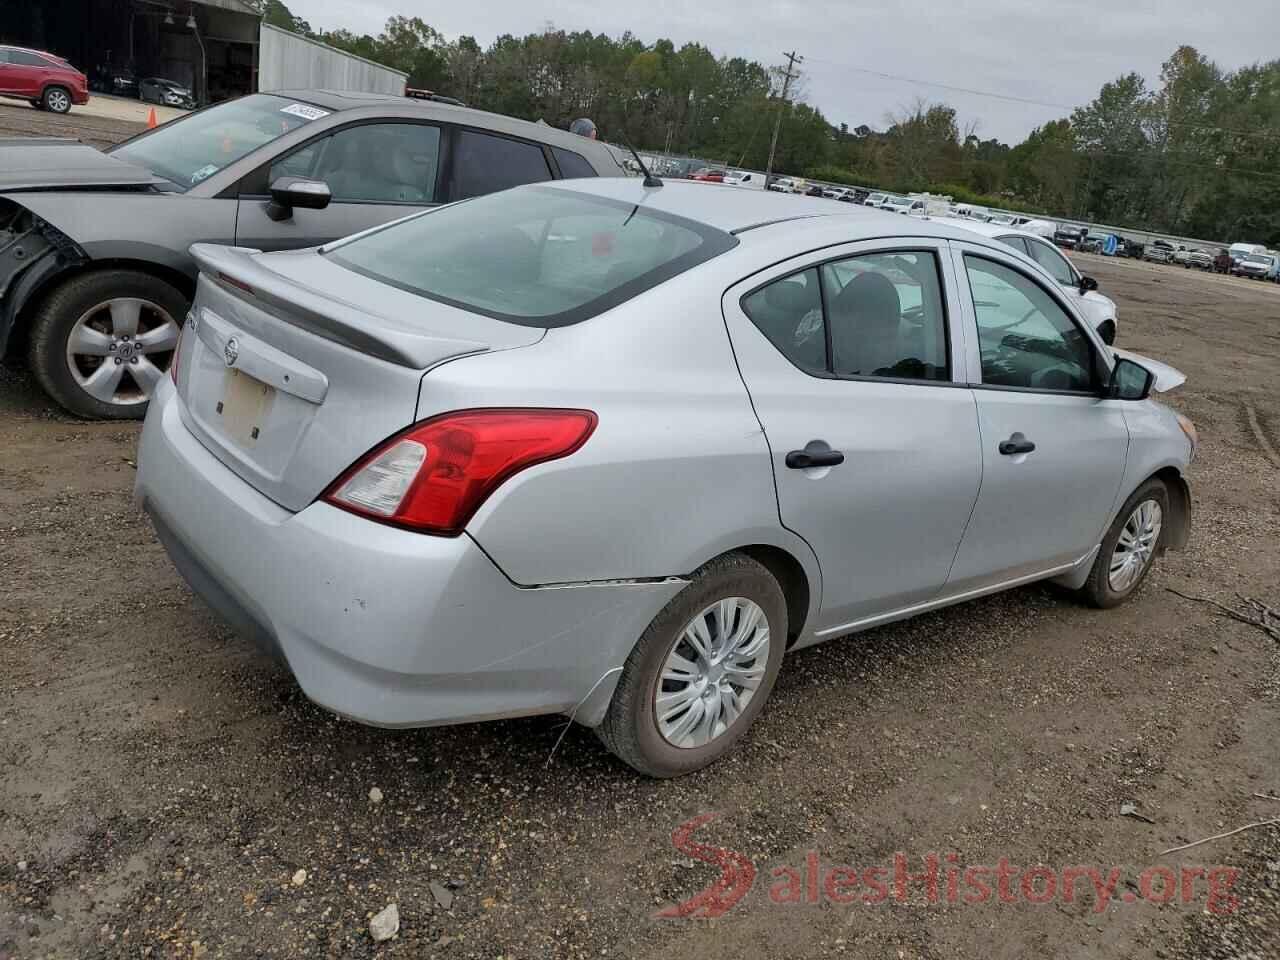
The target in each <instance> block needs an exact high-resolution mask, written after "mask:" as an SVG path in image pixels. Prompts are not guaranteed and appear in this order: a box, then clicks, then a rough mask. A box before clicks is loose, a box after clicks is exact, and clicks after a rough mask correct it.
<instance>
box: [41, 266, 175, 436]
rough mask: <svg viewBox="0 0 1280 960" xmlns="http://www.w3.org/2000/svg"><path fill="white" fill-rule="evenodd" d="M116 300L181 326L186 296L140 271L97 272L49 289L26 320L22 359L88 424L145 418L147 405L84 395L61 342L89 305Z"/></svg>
mask: <svg viewBox="0 0 1280 960" xmlns="http://www.w3.org/2000/svg"><path fill="white" fill-rule="evenodd" d="M117 297H137V298H139V299H142V300H146V301H149V302H150V303H153V304H155V305H156V306H159V307H160V308H162V309H163V310H164V311H165V312H166V313H168V314H169V316H170V317H172V318H173V320H174V321H175V322H177V323H178V324H181V323H182V322H183V318H184V317H185V315H186V312H187V306H188V303H187V298H186V296H185V295H184V294H183V293H182V292H181V291H180V290H178V289H177V288H176V287H174V286H173V285H172V284H169V283H166V282H165V281H163V280H161V279H159V278H158V277H153V276H151V275H150V274H147V273H143V272H141V271H140V270H98V271H94V272H92V273H85V274H80V275H79V276H76V277H73V278H71V279H70V280H66V281H64V282H63V283H61V284H59V285H58V286H57V287H55V288H54V290H53V292H52V293H50V294H49V295H48V296H47V297H46V298H45V299H44V302H43V303H41V304H40V307H39V309H38V310H37V311H36V314H35V317H34V318H33V319H32V321H31V343H30V349H29V353H28V356H27V361H28V364H29V365H30V367H31V372H32V374H34V376H35V378H36V380H37V381H38V382H39V383H40V386H42V387H44V389H45V391H46V392H47V393H48V394H49V396H51V397H52V398H53V399H54V400H56V401H57V402H58V403H59V404H61V405H62V406H63V407H65V408H66V409H67V410H68V411H69V412H71V413H73V414H75V415H76V416H78V417H84V418H85V419H88V420H135V419H140V418H142V417H143V416H145V415H146V412H147V402H146V401H145V400H143V401H141V402H138V403H130V404H116V403H104V402H103V401H101V400H99V399H97V398H96V397H93V396H91V395H90V394H89V393H87V392H86V391H85V390H84V388H83V387H81V386H80V384H79V383H77V382H76V378H75V377H74V376H73V375H72V373H71V368H70V365H69V363H68V360H67V339H68V337H70V335H71V331H72V329H73V328H74V327H75V325H76V322H77V321H78V320H79V319H80V317H81V316H82V315H83V314H84V313H85V312H86V311H88V310H90V309H92V308H93V307H94V306H96V305H98V304H101V303H104V302H105V301H107V300H111V299H114V298H117Z"/></svg>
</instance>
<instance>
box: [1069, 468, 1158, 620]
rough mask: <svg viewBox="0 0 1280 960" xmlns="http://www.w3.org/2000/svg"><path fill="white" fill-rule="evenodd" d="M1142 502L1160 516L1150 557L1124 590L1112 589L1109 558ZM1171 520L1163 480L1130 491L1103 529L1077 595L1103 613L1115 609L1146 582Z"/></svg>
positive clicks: (1149, 482) (1153, 479) (1152, 480)
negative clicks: (1154, 506)
mask: <svg viewBox="0 0 1280 960" xmlns="http://www.w3.org/2000/svg"><path fill="white" fill-rule="evenodd" d="M1145 500H1154V501H1155V502H1156V503H1158V504H1159V505H1160V510H1161V513H1162V515H1163V520H1162V525H1161V531H1160V536H1159V539H1158V540H1157V541H1156V543H1155V544H1154V545H1153V547H1152V550H1151V555H1150V557H1149V558H1148V560H1147V561H1146V566H1144V567H1143V568H1142V572H1141V573H1140V574H1139V575H1138V578H1137V579H1136V580H1135V581H1134V582H1133V583H1131V584H1129V586H1127V587H1126V588H1125V589H1123V590H1115V589H1113V588H1112V586H1111V579H1110V572H1111V557H1112V555H1113V554H1114V553H1115V549H1116V543H1117V542H1118V541H1119V540H1120V534H1121V531H1123V530H1124V526H1125V524H1126V523H1127V522H1128V520H1129V517H1130V516H1131V515H1132V514H1133V512H1134V511H1135V510H1136V509H1137V508H1138V505H1139V504H1141V503H1142V502H1143V501H1145ZM1171 520H1172V517H1171V515H1170V513H1169V490H1168V488H1167V487H1166V486H1165V485H1164V481H1162V480H1158V479H1156V478H1155V477H1152V478H1151V479H1150V480H1147V481H1146V482H1145V483H1143V484H1142V485H1141V486H1140V487H1138V489H1137V490H1135V491H1133V493H1132V495H1130V497H1129V499H1128V500H1126V501H1125V503H1124V506H1123V507H1121V508H1120V512H1119V513H1117V514H1116V518H1115V520H1114V521H1113V522H1112V524H1111V527H1110V529H1109V530H1107V535H1106V536H1105V537H1103V538H1102V547H1101V549H1099V550H1098V555H1097V557H1095V558H1094V561H1093V567H1092V568H1091V569H1090V570H1089V579H1088V580H1086V581H1085V584H1084V586H1083V587H1081V588H1080V591H1079V592H1080V596H1081V597H1082V598H1083V599H1084V600H1085V601H1086V602H1087V603H1089V604H1090V605H1092V606H1095V607H1098V608H1100V609H1103V610H1107V609H1110V608H1111V607H1118V606H1119V605H1120V604H1122V603H1124V602H1125V601H1126V600H1128V599H1129V598H1130V597H1131V596H1133V595H1134V593H1136V592H1137V590H1138V588H1139V587H1140V586H1142V582H1143V581H1144V580H1146V579H1147V574H1148V573H1150V572H1151V568H1152V567H1153V566H1154V565H1155V558H1156V557H1157V556H1159V555H1160V551H1161V548H1162V545H1163V544H1164V538H1165V531H1166V530H1168V529H1169V524H1170V522H1171Z"/></svg>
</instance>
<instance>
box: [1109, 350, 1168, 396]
mask: <svg viewBox="0 0 1280 960" xmlns="http://www.w3.org/2000/svg"><path fill="white" fill-rule="evenodd" d="M1155 380H1156V375H1155V374H1154V373H1152V372H1151V371H1150V370H1148V369H1147V368H1146V367H1144V366H1142V365H1141V364H1138V363H1134V362H1133V361H1132V360H1130V359H1128V358H1127V357H1120V358H1119V359H1117V360H1116V365H1115V366H1114V367H1112V369H1111V382H1110V384H1109V386H1108V396H1110V397H1111V398H1112V399H1113V400H1145V399H1147V396H1148V395H1149V394H1150V393H1151V386H1152V384H1154V383H1155Z"/></svg>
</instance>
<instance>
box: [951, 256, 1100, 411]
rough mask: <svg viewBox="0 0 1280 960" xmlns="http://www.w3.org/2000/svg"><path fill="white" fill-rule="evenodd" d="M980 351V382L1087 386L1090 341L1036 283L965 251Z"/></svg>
mask: <svg viewBox="0 0 1280 960" xmlns="http://www.w3.org/2000/svg"><path fill="white" fill-rule="evenodd" d="M964 262H965V270H966V272H967V273H968V275H969V289H970V291H971V292H972V294H973V305H974V311H975V313H976V315H977V322H978V347H979V350H980V351H981V354H982V382H983V383H986V384H993V385H996V386H1002V387H1023V388H1028V389H1033V390H1068V391H1081V392H1089V391H1092V389H1093V385H1094V382H1093V374H1092V367H1093V352H1092V349H1091V348H1090V346H1089V341H1088V339H1087V338H1086V337H1085V335H1084V333H1083V332H1081V330H1080V328H1079V327H1077V326H1076V324H1075V323H1074V322H1073V321H1072V319H1071V317H1070V316H1069V315H1068V314H1067V312H1066V311H1065V310H1063V309H1062V307H1061V306H1059V305H1058V302H1057V301H1056V300H1055V299H1054V298H1053V297H1052V296H1051V295H1050V294H1049V293H1048V291H1046V290H1045V289H1044V288H1043V287H1041V286H1040V284H1038V283H1036V282H1035V281H1034V280H1032V279H1030V278H1029V277H1026V276H1024V275H1023V274H1021V273H1019V272H1018V271H1016V270H1012V269H1010V268H1009V267H1006V266H1004V265H1003V264H999V263H996V262H994V261H992V260H986V259H983V258H981V257H975V256H970V255H967V254H966V255H965V258H964Z"/></svg>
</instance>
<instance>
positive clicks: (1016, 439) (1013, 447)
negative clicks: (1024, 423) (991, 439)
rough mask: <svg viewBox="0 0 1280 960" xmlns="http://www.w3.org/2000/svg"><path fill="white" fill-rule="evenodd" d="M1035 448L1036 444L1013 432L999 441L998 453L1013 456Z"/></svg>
mask: <svg viewBox="0 0 1280 960" xmlns="http://www.w3.org/2000/svg"><path fill="white" fill-rule="evenodd" d="M1035 448H1036V445H1035V444H1034V443H1032V442H1031V441H1030V440H1028V439H1027V438H1026V437H1024V436H1023V435H1022V434H1020V433H1015V434H1014V435H1013V436H1012V437H1010V438H1009V439H1008V440H1003V441H1001V443H1000V453H1001V454H1002V455H1003V456H1006V457H1013V456H1016V455H1017V454H1019V453H1030V452H1031V451H1032V450H1034V449H1035Z"/></svg>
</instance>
